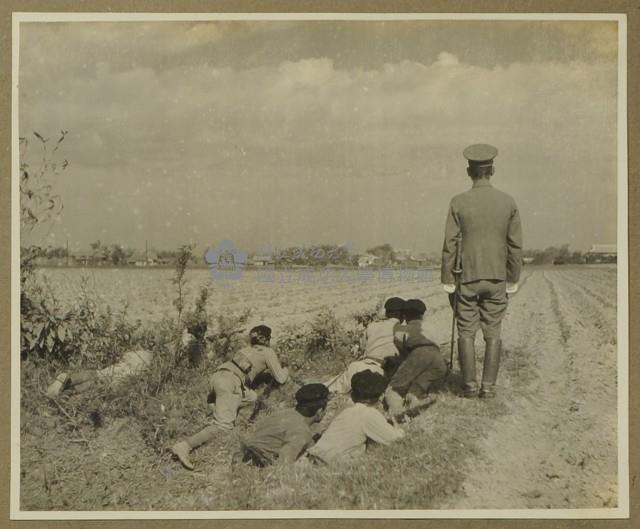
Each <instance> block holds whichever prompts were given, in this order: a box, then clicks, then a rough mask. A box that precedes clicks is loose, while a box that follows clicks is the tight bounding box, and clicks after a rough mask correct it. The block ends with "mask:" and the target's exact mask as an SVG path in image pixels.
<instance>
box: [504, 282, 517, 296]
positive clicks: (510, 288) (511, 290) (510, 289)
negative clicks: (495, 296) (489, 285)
mask: <svg viewBox="0 0 640 529" xmlns="http://www.w3.org/2000/svg"><path fill="white" fill-rule="evenodd" d="M516 292H518V283H507V294H515V293H516Z"/></svg>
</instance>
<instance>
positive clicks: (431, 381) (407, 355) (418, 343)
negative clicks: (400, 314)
mask: <svg viewBox="0 0 640 529" xmlns="http://www.w3.org/2000/svg"><path fill="white" fill-rule="evenodd" d="M426 310H427V307H426V306H425V304H424V303H423V302H422V301H421V300H419V299H410V300H408V301H407V302H406V303H405V309H404V316H405V319H406V321H407V323H406V325H404V326H402V327H401V328H399V330H398V331H397V333H396V344H397V345H398V348H399V349H400V356H401V357H403V358H404V360H403V361H402V363H401V364H400V366H399V367H398V369H397V371H396V372H395V374H394V375H393V377H391V381H390V382H389V387H388V388H387V391H386V393H385V401H386V404H387V408H388V410H389V414H390V415H392V416H394V415H397V414H399V413H401V412H402V410H403V409H407V408H413V407H415V406H420V405H422V404H424V403H425V402H426V400H425V399H427V398H428V397H427V395H428V393H429V391H430V390H432V389H433V387H434V385H435V384H436V383H437V382H439V381H441V380H443V379H444V377H445V375H446V374H447V366H446V364H445V361H444V358H443V357H442V353H441V352H440V348H439V347H438V345H436V344H435V343H434V342H433V341H431V340H429V339H428V338H426V337H425V336H424V334H423V332H422V319H423V317H424V314H425V312H426Z"/></svg>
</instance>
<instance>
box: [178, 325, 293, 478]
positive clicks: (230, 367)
mask: <svg viewBox="0 0 640 529" xmlns="http://www.w3.org/2000/svg"><path fill="white" fill-rule="evenodd" d="M249 339H250V342H251V346H250V347H246V348H244V349H242V350H240V351H238V352H237V353H236V354H235V355H234V356H233V358H232V359H231V360H230V361H228V362H225V363H224V364H222V365H221V366H220V367H218V369H216V371H215V372H214V373H213V375H212V376H211V379H210V386H211V395H212V396H213V398H212V400H213V402H212V403H211V407H212V409H213V419H212V421H211V422H212V424H211V425H209V426H207V427H206V428H203V429H202V430H200V431H199V432H198V433H196V434H194V435H192V436H191V437H189V438H188V439H186V440H184V441H180V442H178V443H176V444H175V445H173V447H172V448H171V451H172V452H173V453H174V455H175V456H176V457H177V458H178V459H179V460H180V462H181V463H182V464H183V465H184V467H185V468H187V469H189V470H193V464H192V463H191V461H190V459H189V454H190V452H191V450H193V449H194V448H197V447H198V446H200V445H203V444H205V443H207V442H209V441H211V439H213V438H214V437H215V435H216V434H217V432H218V429H220V428H221V429H223V430H231V429H232V428H233V427H234V425H235V421H236V416H237V415H238V410H239V409H240V408H241V407H243V406H248V405H251V404H252V403H254V402H255V400H256V398H257V395H256V392H255V391H253V390H252V389H251V385H252V384H253V383H254V381H255V380H256V379H257V378H258V377H259V376H260V375H262V374H263V373H269V374H270V375H271V376H272V377H273V380H274V381H275V382H277V383H278V384H284V383H285V382H286V381H287V379H288V377H289V371H288V369H287V368H286V367H282V365H281V364H280V362H279V360H278V357H277V355H276V353H275V351H274V350H273V349H271V348H270V347H269V344H270V342H271V329H270V328H269V327H267V326H266V325H258V326H257V327H254V328H253V329H251V331H250V332H249Z"/></svg>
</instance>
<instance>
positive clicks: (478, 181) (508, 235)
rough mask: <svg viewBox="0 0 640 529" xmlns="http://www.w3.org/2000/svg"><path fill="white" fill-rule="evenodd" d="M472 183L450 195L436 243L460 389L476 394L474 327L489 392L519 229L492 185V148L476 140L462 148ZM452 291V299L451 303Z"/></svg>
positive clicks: (511, 206) (516, 267) (516, 274)
mask: <svg viewBox="0 0 640 529" xmlns="http://www.w3.org/2000/svg"><path fill="white" fill-rule="evenodd" d="M463 155H464V157H465V158H466V159H467V160H468V162H469V166H468V167H467V174H468V175H469V177H470V178H471V180H472V182H473V185H472V187H471V189H469V190H468V191H466V192H464V193H462V194H460V195H457V196H455V197H453V199H452V200H451V204H450V206H449V214H448V216H447V223H446V227H445V234H444V247H443V249H442V283H443V285H444V290H445V291H446V292H447V293H448V294H449V299H450V301H451V302H452V306H456V307H457V310H456V314H455V317H456V319H457V322H458V357H459V361H460V367H461V369H462V378H463V395H464V396H465V397H469V398H471V397H476V396H478V382H477V380H476V366H475V347H474V342H475V336H476V332H477V330H478V327H480V328H481V329H482V333H483V335H484V340H485V344H486V347H485V353H484V367H483V372H482V387H481V388H480V393H479V395H480V397H485V398H491V397H494V396H495V383H496V379H497V377H498V367H499V365H500V352H501V343H502V342H501V340H500V327H501V321H502V318H503V316H504V314H505V312H506V310H507V294H515V293H516V291H517V290H518V280H519V279H520V268H521V266H522V231H521V227H520V214H519V213H518V207H517V206H516V203H515V200H514V199H513V198H512V197H511V196H509V195H507V194H506V193H503V192H502V191H498V190H497V189H495V188H494V187H493V186H492V185H491V182H490V178H491V177H492V176H493V174H494V167H493V159H494V158H495V157H496V156H497V155H498V149H496V148H495V147H493V146H491V145H485V144H476V145H471V146H469V147H467V148H466V149H465V150H464V152H463ZM459 236H461V237H462V244H461V247H460V251H461V252H462V255H461V261H460V262H461V263H462V267H461V268H462V271H461V275H460V277H459V281H458V286H456V279H455V276H454V267H455V261H456V239H457V238H458V237H459ZM454 296H457V304H454V303H453V301H454Z"/></svg>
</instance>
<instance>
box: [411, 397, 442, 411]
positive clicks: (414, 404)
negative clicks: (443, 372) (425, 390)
mask: <svg viewBox="0 0 640 529" xmlns="http://www.w3.org/2000/svg"><path fill="white" fill-rule="evenodd" d="M435 400H436V397H435V395H431V394H428V395H427V396H426V397H424V398H423V399H420V398H418V397H417V396H416V395H414V394H413V393H408V394H407V398H406V400H405V402H406V408H407V410H411V409H413V408H422V407H428V406H429V404H431V403H433V402H434V401H435Z"/></svg>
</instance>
